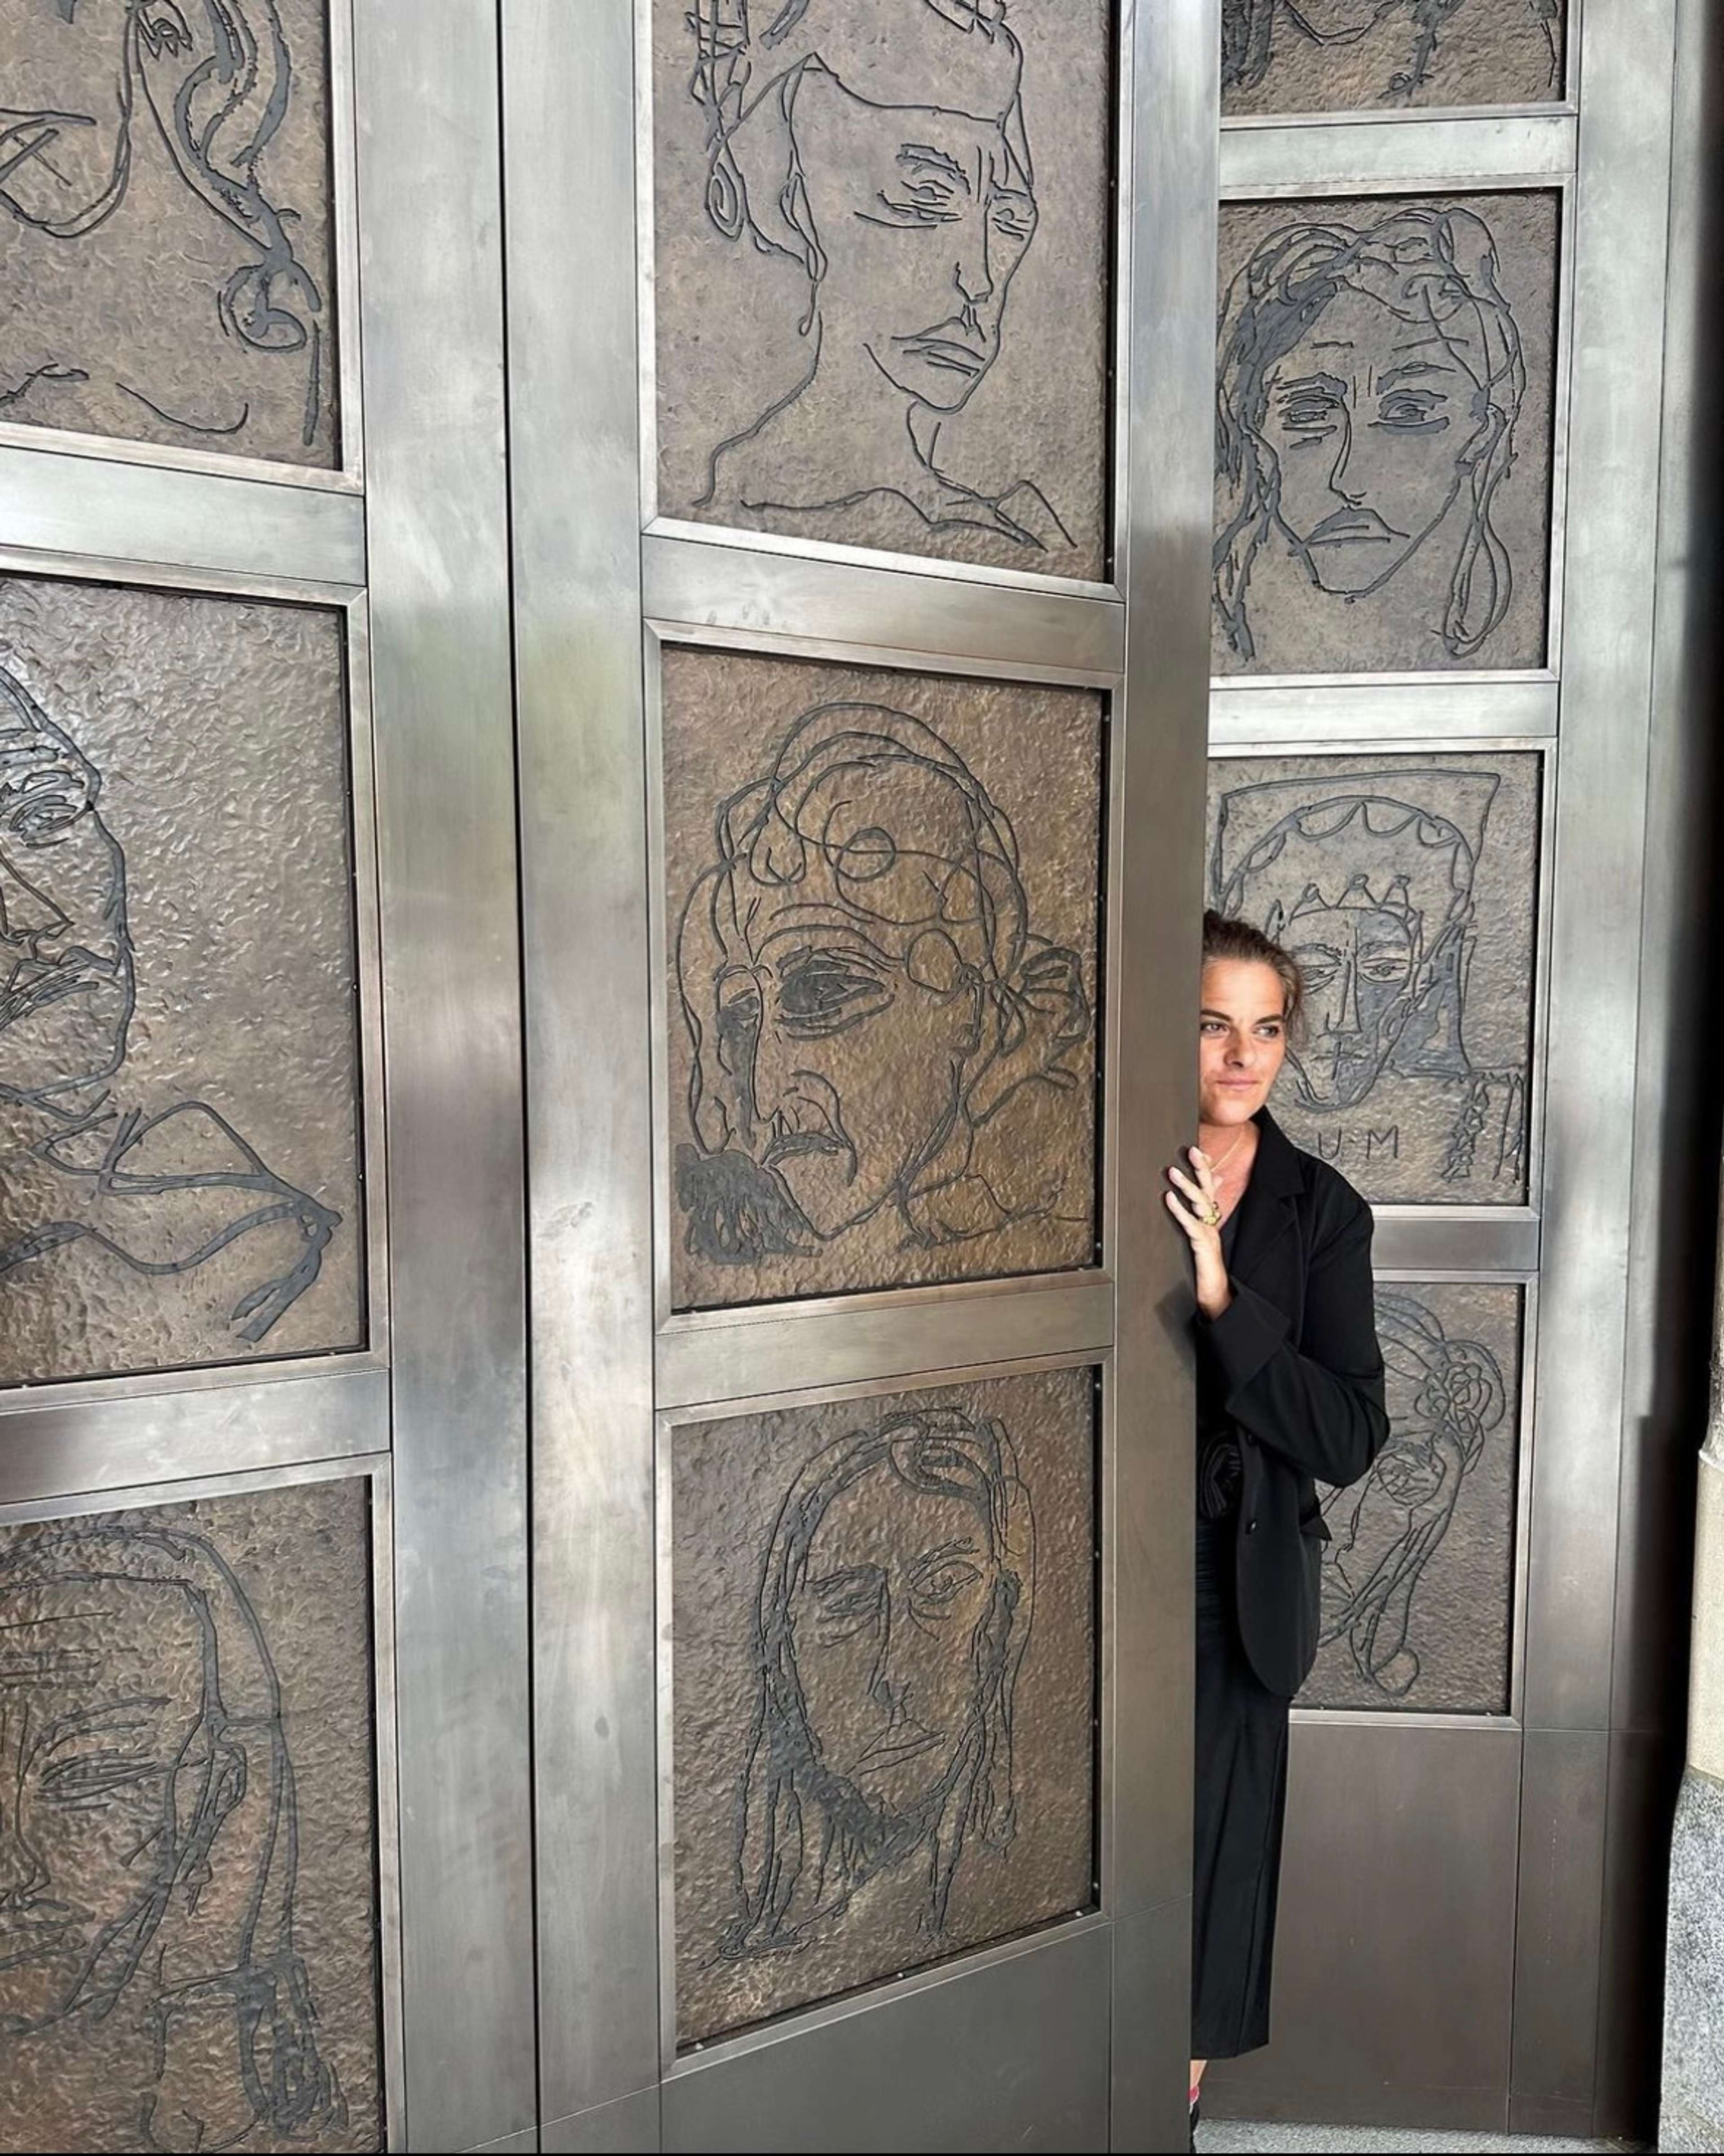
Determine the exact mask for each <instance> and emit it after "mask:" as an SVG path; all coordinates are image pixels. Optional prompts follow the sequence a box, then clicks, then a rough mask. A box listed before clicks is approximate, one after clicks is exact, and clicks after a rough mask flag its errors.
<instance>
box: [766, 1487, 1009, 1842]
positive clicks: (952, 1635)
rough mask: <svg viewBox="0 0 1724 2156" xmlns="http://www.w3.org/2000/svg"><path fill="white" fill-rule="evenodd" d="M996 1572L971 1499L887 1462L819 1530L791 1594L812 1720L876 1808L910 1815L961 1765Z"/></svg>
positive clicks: (831, 1758)
mask: <svg viewBox="0 0 1724 2156" xmlns="http://www.w3.org/2000/svg"><path fill="white" fill-rule="evenodd" d="M998 1573H999V1568H998V1562H997V1560H996V1558H994V1556H993V1553H992V1552H991V1551H990V1550H989V1548H988V1538H987V1536H986V1533H985V1532H984V1530H983V1523H982V1522H981V1520H980V1519H979V1518H978V1517H977V1512H976V1508H975V1507H974V1505H973V1504H972V1503H971V1502H969V1501H967V1499H965V1498H963V1497H961V1496H957V1495H956V1494H952V1493H947V1492H942V1491H934V1490H930V1489H926V1488H920V1489H919V1488H915V1487H913V1486H911V1487H906V1486H904V1485H903V1484H902V1482H901V1478H900V1476H898V1475H897V1473H896V1471H895V1469H894V1468H893V1466H891V1464H890V1461H883V1462H881V1463H880V1464H879V1465H877V1466H875V1467H874V1468H872V1469H871V1470H870V1471H869V1472H868V1473H867V1474H865V1475H864V1476H860V1477H859V1479H858V1480H857V1481H854V1482H852V1483H851V1484H850V1485H849V1486H848V1488H846V1489H845V1490H844V1491H841V1492H840V1493H839V1496H837V1497H836V1498H835V1499H834V1501H833V1503H832V1504H831V1505H830V1506H829V1507H828V1509H827V1511H826V1512H825V1514H824V1517H823V1518H822V1520H821V1522H820V1525H819V1527H818V1529H817V1530H816V1531H815V1534H814V1537H813V1543H812V1544H811V1546H810V1548H809V1551H808V1568H807V1572H806V1573H805V1575H804V1577H803V1580H802V1582H801V1583H800V1586H799V1589H798V1593H797V1594H796V1596H795V1599H793V1603H792V1604H791V1628H792V1635H793V1640H794V1642H795V1654H796V1666H797V1671H798V1675H799V1676H800V1677H801V1680H802V1687H803V1698H804V1700H805V1702H806V1703H807V1709H808V1727H809V1731H810V1733H811V1735H812V1737H813V1742H814V1745H815V1748H816V1750H817V1752H818V1756H819V1758H820V1760H821V1762H822V1763H823V1764H824V1767H825V1768H827V1769H828V1771H829V1772H830V1773H831V1774H835V1775H838V1776H839V1777H840V1778H841V1779H843V1780H844V1781H847V1782H849V1784H851V1785H852V1786H853V1787H854V1788H855V1789H858V1790H859V1791H860V1793H861V1794H862V1796H863V1797H864V1798H865V1800H866V1801H867V1803H868V1804H870V1806H871V1807H872V1808H873V1809H875V1810H876V1811H878V1812H881V1813H885V1814H888V1815H895V1816H900V1817H902V1816H904V1815H908V1814H910V1813H912V1812H914V1811H916V1809H918V1808H919V1806H920V1805H921V1804H924V1803H925V1802H926V1801H928V1800H929V1799H931V1798H932V1797H933V1796H934V1795H935V1794H936V1793H937V1792H938V1791H939V1790H940V1789H942V1787H944V1786H945V1785H946V1784H947V1783H948V1782H949V1781H950V1779H951V1778H952V1774H953V1773H954V1771H955V1770H956V1768H957V1763H958V1758H959V1754H960V1752H961V1749H962V1745H963V1743H964V1742H965V1740H966V1738H967V1736H968V1734H969V1733H970V1729H971V1725H972V1722H973V1720H974V1717H975V1714H976V1712H977V1700H976V1651H977V1650H976V1635H977V1627H978V1626H979V1625H981V1623H982V1622H983V1619H984V1618H985V1617H986V1616H987V1615H988V1613H989V1611H990V1609H991V1608H992V1606H993V1597H994V1589H995V1587H996V1585H997V1584H998Z"/></svg>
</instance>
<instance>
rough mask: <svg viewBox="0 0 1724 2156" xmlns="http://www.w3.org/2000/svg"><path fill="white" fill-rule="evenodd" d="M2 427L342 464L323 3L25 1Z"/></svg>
mask: <svg viewBox="0 0 1724 2156" xmlns="http://www.w3.org/2000/svg"><path fill="white" fill-rule="evenodd" d="M0 99H3V102H4V105H5V106H6V107H7V108H8V110H6V111H5V112H4V114H3V115H0V119H3V124H4V125H5V126H6V128H7V129H8V133H7V135H6V136H5V154H4V156H3V157H0V290H4V291H5V293H6V295H7V307H6V314H5V319H4V322H3V324H0V421H4V422H6V423H19V422H23V423H26V424H30V425H35V426H42V427H64V428H69V429H74V430H75V431H77V432H79V433H83V434H105V435H112V436H117V437H118V438H120V439H122V440H126V441H138V442H163V443H169V444H173V445H174V446H176V447H181V448H190V449H212V450H215V451H217V452H227V453H230V454H234V455H240V456H248V457H268V458H274V459H282V460H285V461H287V462H290V463H293V464H302V465H332V464H334V463H335V462H336V454H337V451H336V352H335V307H334V294H333V289H332V284H333V280H332V276H331V183H330V171H331V166H330V126H329V107H330V85H329V26H328V21H327V16H326V5H325V0H220V4H218V0H187V4H186V5H184V6H176V5H171V4H166V0H128V4H126V5H124V6H119V5H114V4H105V5H102V6H100V7H89V6H85V7H79V8H74V7H72V6H69V5H66V4H64V0H59V4H56V0H13V4H12V5H11V6H10V7H8V9H7V10H6V12H5V15H4V18H3V19H0Z"/></svg>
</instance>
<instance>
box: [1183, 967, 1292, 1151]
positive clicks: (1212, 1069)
mask: <svg viewBox="0 0 1724 2156" xmlns="http://www.w3.org/2000/svg"><path fill="white" fill-rule="evenodd" d="M1201 1002H1202V1008H1201V1009H1200V1010H1199V1012H1198V1113H1199V1115H1200V1116H1201V1117H1202V1119H1203V1122H1206V1123H1216V1124H1229V1123H1245V1122H1249V1121H1250V1119H1251V1117H1252V1116H1255V1114H1256V1112H1257V1111H1258V1110H1259V1109H1260V1107H1261V1106H1263V1104H1264V1102H1265V1101H1266V1100H1267V1099H1268V1098H1269V1091H1270V1086H1273V1085H1274V1084H1275V1080H1276V1079H1277V1077H1279V1076H1280V1069H1281V1064H1282V1060H1283V1059H1284V1058H1285V1055H1286V1053H1287V1024H1286V1018H1285V1012H1286V1008H1287V998H1286V991H1285V989H1284V988H1282V986H1281V983H1280V977H1279V976H1278V975H1277V973H1275V968H1273V967H1272V966H1265V965H1263V964H1260V962H1257V961H1255V960H1254V959H1244V958H1212V959H1211V960H1210V962H1208V965H1206V966H1205V967H1204V968H1203V993H1202V998H1201Z"/></svg>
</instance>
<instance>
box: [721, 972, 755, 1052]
mask: <svg viewBox="0 0 1724 2156" xmlns="http://www.w3.org/2000/svg"><path fill="white" fill-rule="evenodd" d="M760 1021H761V1005H760V990H759V989H758V988H757V987H756V986H755V984H754V983H753V982H752V981H749V982H746V983H741V985H739V986H737V987H735V988H731V989H729V990H726V988H724V987H723V986H722V985H721V987H720V988H719V992H718V1060H719V1065H720V1067H721V1069H722V1070H729V1071H731V1072H738V1071H743V1070H748V1069H749V1068H750V1066H751V1065H752V1062H753V1060H754V1050H755V1045H756V1043H757V1041H758V1040H759V1039H760Z"/></svg>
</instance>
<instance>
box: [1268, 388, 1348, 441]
mask: <svg viewBox="0 0 1724 2156" xmlns="http://www.w3.org/2000/svg"><path fill="white" fill-rule="evenodd" d="M1342 417H1343V414H1342V408H1341V406H1340V405H1339V404H1337V403H1336V401H1335V399H1334V398H1332V397H1296V398H1294V399H1293V401H1292V402H1291V403H1288V404H1284V405H1282V407H1281V424H1282V425H1283V426H1284V427H1286V428H1289V429H1290V430H1291V431H1292V432H1293V433H1295V434H1315V433H1319V432H1321V433H1325V434H1328V433H1332V432H1333V430H1334V429H1335V428H1336V427H1337V426H1338V425H1339V424H1340V423H1341V420H1342Z"/></svg>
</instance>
